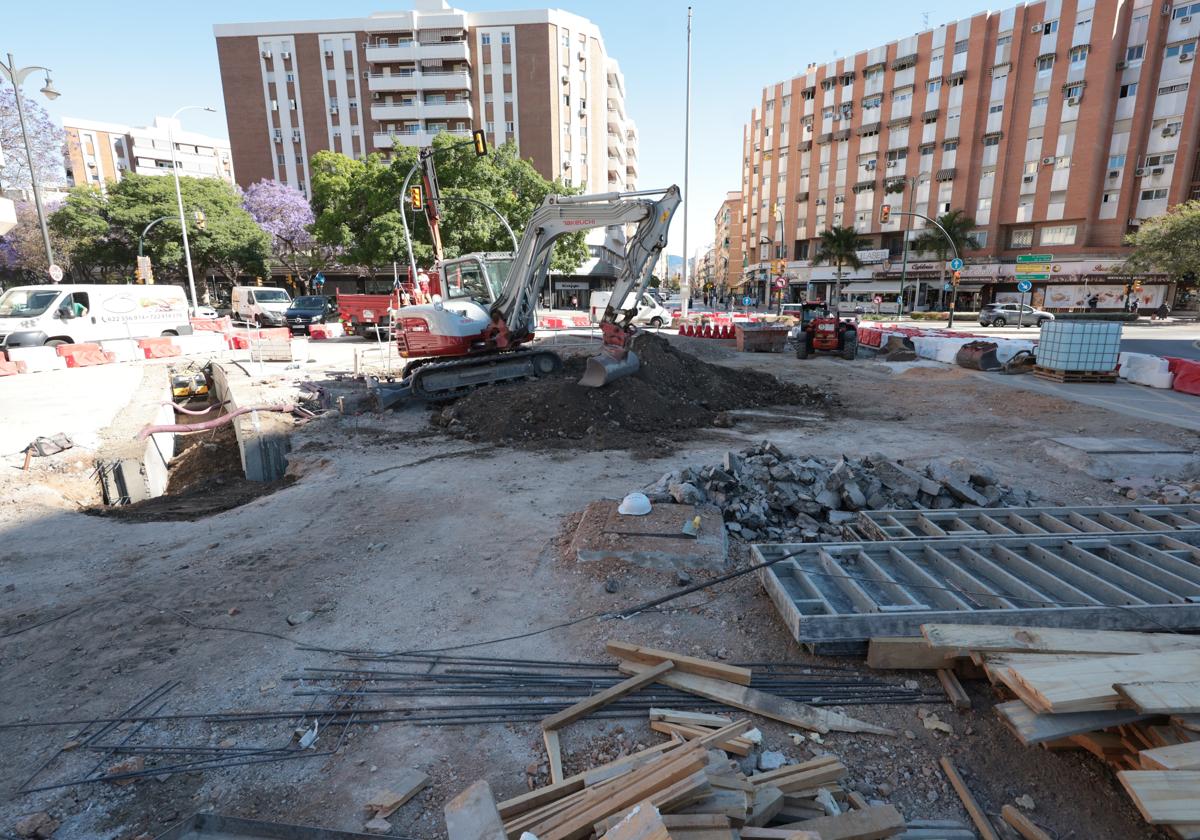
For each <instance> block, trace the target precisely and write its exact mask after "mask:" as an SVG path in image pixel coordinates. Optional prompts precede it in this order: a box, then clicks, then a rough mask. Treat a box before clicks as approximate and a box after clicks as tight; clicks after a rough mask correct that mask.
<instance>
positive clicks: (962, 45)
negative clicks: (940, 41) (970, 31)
mask: <svg viewBox="0 0 1200 840" xmlns="http://www.w3.org/2000/svg"><path fill="white" fill-rule="evenodd" d="M966 51H967V42H966V41H965V40H963V41H955V42H954V54H955V55H962V54H963V53H965V52H966Z"/></svg>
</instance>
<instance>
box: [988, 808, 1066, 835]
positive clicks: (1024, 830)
mask: <svg viewBox="0 0 1200 840" xmlns="http://www.w3.org/2000/svg"><path fill="white" fill-rule="evenodd" d="M1000 816H1001V817H1002V818H1003V819H1004V821H1005V822H1006V823H1008V824H1009V825H1011V826H1012V827H1013V828H1014V829H1015V830H1016V832H1017V834H1020V835H1021V836H1022V837H1024V838H1025V840H1053V838H1052V837H1051V836H1050V835H1049V834H1047V833H1046V832H1044V831H1042V830H1041V829H1040V828H1038V827H1037V826H1036V825H1034V824H1033V821H1032V820H1031V819H1029V817H1027V816H1025V815H1024V814H1022V813H1021V812H1020V811H1018V810H1017V809H1016V808H1014V807H1013V806H1012V805H1005V806H1004V807H1003V808H1001V809H1000Z"/></svg>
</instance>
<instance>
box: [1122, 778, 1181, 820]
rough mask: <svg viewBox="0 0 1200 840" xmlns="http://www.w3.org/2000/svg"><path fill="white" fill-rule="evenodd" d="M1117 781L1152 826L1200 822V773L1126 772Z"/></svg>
mask: <svg viewBox="0 0 1200 840" xmlns="http://www.w3.org/2000/svg"><path fill="white" fill-rule="evenodd" d="M1117 778H1118V779H1120V780H1121V784H1122V785H1124V787H1125V790H1126V792H1127V793H1128V794H1129V796H1130V798H1132V799H1133V804H1134V805H1136V806H1137V809H1138V810H1139V811H1141V812H1142V817H1143V818H1144V819H1145V820H1146V822H1148V823H1150V824H1151V825H1164V824H1167V823H1194V822H1200V771H1195V770H1173V771H1167V770H1122V771H1121V772H1120V773H1118V774H1117Z"/></svg>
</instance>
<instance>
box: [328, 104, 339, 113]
mask: <svg viewBox="0 0 1200 840" xmlns="http://www.w3.org/2000/svg"><path fill="white" fill-rule="evenodd" d="M337 112H338V106H336V105H330V106H329V113H331V114H336V113H337Z"/></svg>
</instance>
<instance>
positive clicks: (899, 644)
mask: <svg viewBox="0 0 1200 840" xmlns="http://www.w3.org/2000/svg"><path fill="white" fill-rule="evenodd" d="M954 659H955V653H954V652H953V651H946V650H941V649H935V648H931V647H930V646H929V643H928V642H926V641H925V640H924V639H923V638H921V637H920V636H896V637H888V636H881V637H879V638H876V639H871V641H870V643H869V644H868V645H867V665H868V666H869V667H871V668H875V669H878V670H883V671H900V670H907V671H936V670H937V669H938V668H951V667H953V666H954Z"/></svg>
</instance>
